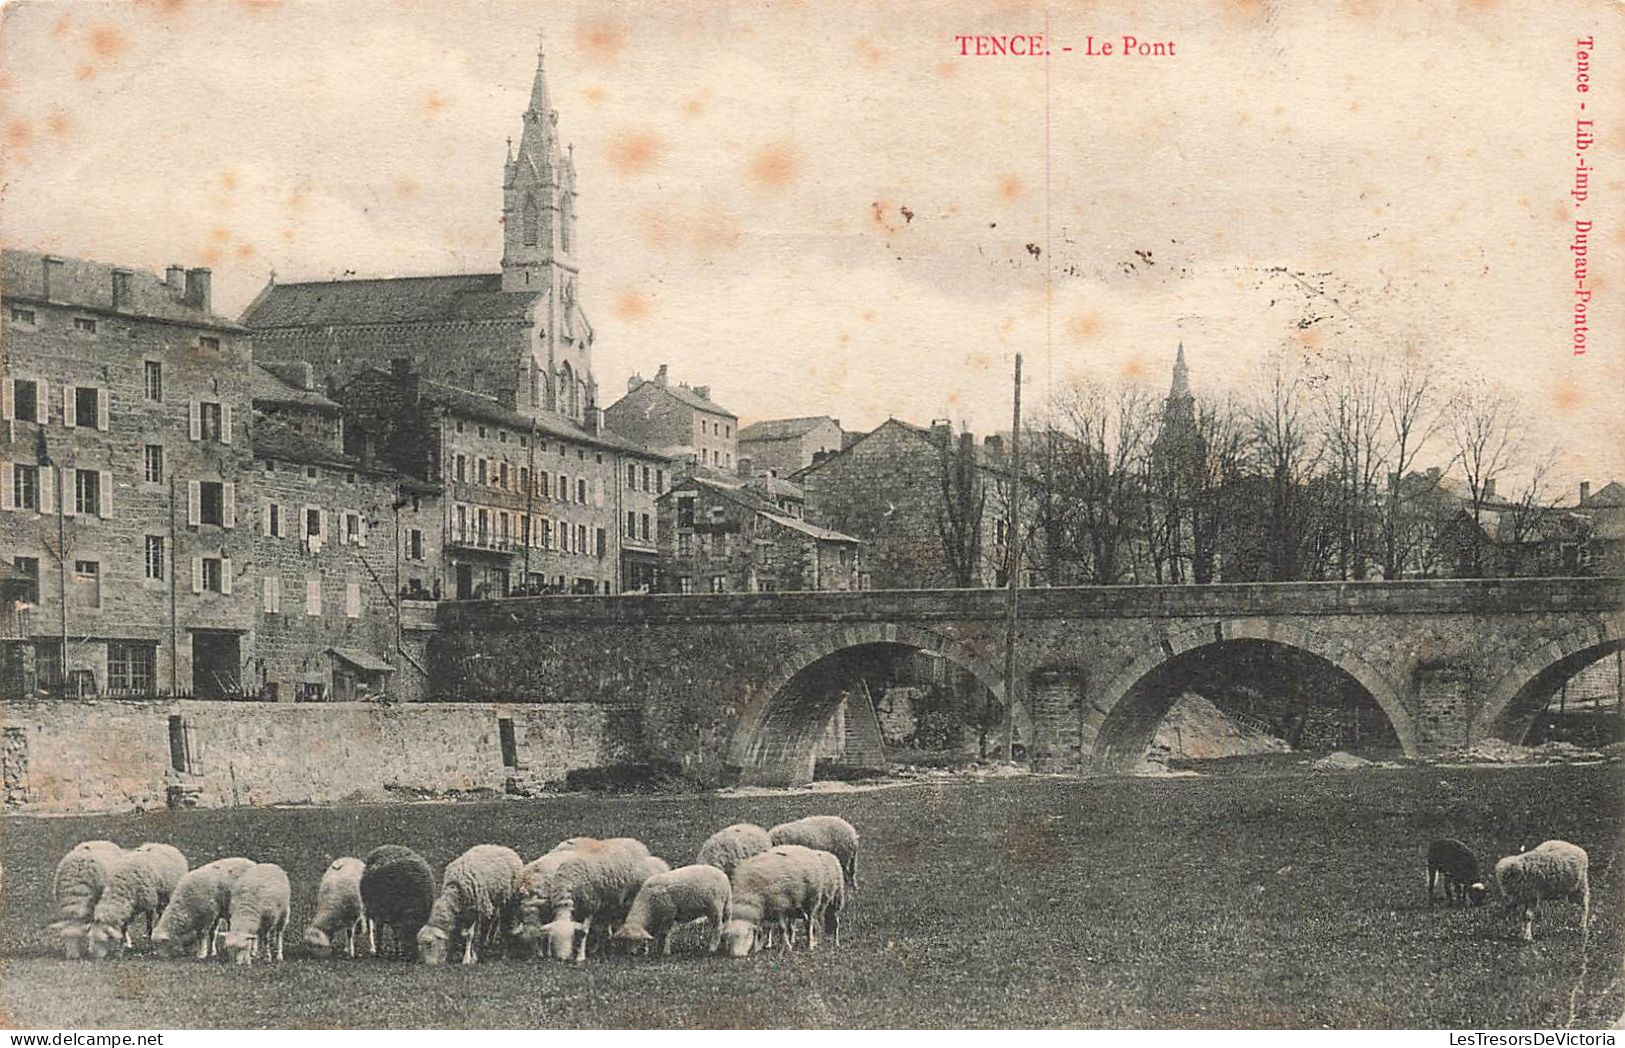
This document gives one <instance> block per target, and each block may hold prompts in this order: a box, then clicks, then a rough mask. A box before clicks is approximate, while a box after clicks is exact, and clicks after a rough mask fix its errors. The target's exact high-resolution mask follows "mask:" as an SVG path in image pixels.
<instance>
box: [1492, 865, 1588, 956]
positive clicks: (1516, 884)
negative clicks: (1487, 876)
mask: <svg viewBox="0 0 1625 1048" xmlns="http://www.w3.org/2000/svg"><path fill="white" fill-rule="evenodd" d="M1589 866H1590V858H1589V857H1588V856H1587V855H1586V852H1585V849H1584V848H1582V847H1580V846H1579V845H1577V844H1570V843H1569V842H1568V841H1542V842H1541V843H1540V844H1538V845H1536V846H1535V847H1533V848H1531V849H1529V850H1528V851H1526V852H1520V853H1518V854H1517V855H1508V856H1507V857H1506V858H1504V859H1502V860H1501V861H1500V862H1497V863H1496V864H1495V885H1496V887H1498V888H1500V889H1501V894H1502V896H1504V897H1505V898H1506V901H1507V910H1508V912H1510V911H1512V910H1515V909H1518V908H1520V907H1521V908H1522V909H1523V928H1522V932H1521V935H1520V937H1521V938H1522V939H1523V941H1524V942H1530V941H1532V940H1533V939H1534V937H1535V910H1536V908H1537V907H1538V906H1539V905H1540V902H1541V900H1543V899H1564V898H1566V899H1568V900H1569V901H1570V902H1577V903H1579V904H1580V927H1581V929H1582V930H1584V929H1585V928H1586V927H1588V925H1589V924H1590V921H1591V881H1590V877H1589V870H1588V868H1589Z"/></svg>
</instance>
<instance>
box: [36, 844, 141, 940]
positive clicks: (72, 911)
mask: <svg viewBox="0 0 1625 1048" xmlns="http://www.w3.org/2000/svg"><path fill="white" fill-rule="evenodd" d="M123 854H124V849H123V848H120V847H119V846H118V845H116V844H114V843H113V842H112V841H82V842H80V843H79V844H76V845H74V846H73V850H72V851H70V852H68V854H66V855H64V856H63V857H62V861H61V862H59V863H57V864H56V873H54V874H53V875H52V876H51V898H52V899H53V900H55V902H56V915H57V920H56V921H55V923H53V924H52V925H51V929H50V930H51V931H52V933H54V934H56V935H57V936H59V937H60V938H61V939H62V945H63V947H64V950H65V952H66V953H67V958H68V960H70V961H73V960H78V959H79V958H81V957H83V956H84V955H85V937H86V934H87V933H88V932H89V931H90V918H91V916H92V915H93V914H94V913H95V912H96V904H97V903H98V902H100V901H101V897H102V892H103V891H104V890H106V888H107V882H108V881H109V880H110V879H111V877H112V873H113V863H114V862H115V861H117V860H118V859H119V857H120V856H122V855H123Z"/></svg>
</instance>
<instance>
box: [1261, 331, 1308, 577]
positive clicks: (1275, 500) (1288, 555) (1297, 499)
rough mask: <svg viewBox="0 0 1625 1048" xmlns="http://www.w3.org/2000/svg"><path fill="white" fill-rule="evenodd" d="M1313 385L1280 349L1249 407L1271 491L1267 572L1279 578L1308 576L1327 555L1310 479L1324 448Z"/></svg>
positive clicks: (1268, 518)
mask: <svg viewBox="0 0 1625 1048" xmlns="http://www.w3.org/2000/svg"><path fill="white" fill-rule="evenodd" d="M1312 390H1313V384H1312V382H1311V379H1310V376H1308V375H1307V374H1306V373H1305V369H1304V368H1303V367H1302V366H1301V364H1300V363H1299V362H1297V361H1291V360H1288V359H1287V358H1286V357H1285V356H1284V355H1283V354H1281V353H1276V354H1274V355H1273V356H1272V357H1271V358H1270V360H1269V361H1268V362H1267V363H1266V364H1265V371H1264V375H1263V378H1262V380H1261V382H1260V384H1259V388H1258V389H1257V391H1256V392H1255V394H1254V397H1253V402H1252V404H1251V405H1250V407H1249V410H1248V426H1249V428H1250V429H1251V431H1252V433H1251V437H1252V440H1251V447H1252V450H1253V457H1254V460H1255V462H1256V464H1257V468H1258V469H1259V471H1260V472H1261V473H1262V474H1263V476H1264V481H1265V486H1266V490H1267V493H1268V494H1267V498H1268V507H1267V509H1266V524H1265V535H1264V540H1265V544H1266V556H1267V558H1268V575H1269V578H1270V579H1272V580H1276V581H1285V580H1291V579H1299V578H1304V577H1305V576H1306V573H1313V572H1314V571H1315V570H1316V565H1317V563H1318V561H1320V560H1321V559H1322V557H1323V545H1324V543H1322V542H1320V541H1319V536H1318V535H1317V527H1316V525H1317V521H1316V516H1317V507H1316V506H1315V505H1314V499H1315V498H1316V493H1315V492H1314V491H1313V490H1312V489H1311V485H1310V482H1311V480H1312V479H1313V478H1314V476H1315V470H1316V468H1317V467H1318V466H1319V464H1320V460H1321V455H1322V450H1323V449H1322V445H1321V443H1320V442H1319V441H1317V440H1316V439H1315V433H1314V429H1313V427H1312V425H1311V424H1310V419H1309V417H1308V409H1307V407H1306V401H1307V400H1308V395H1309V394H1310V393H1311V392H1312Z"/></svg>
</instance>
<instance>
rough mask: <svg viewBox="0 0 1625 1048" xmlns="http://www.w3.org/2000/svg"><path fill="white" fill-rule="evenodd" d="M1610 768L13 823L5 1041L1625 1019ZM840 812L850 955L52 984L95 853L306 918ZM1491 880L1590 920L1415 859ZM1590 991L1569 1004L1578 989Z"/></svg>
mask: <svg viewBox="0 0 1625 1048" xmlns="http://www.w3.org/2000/svg"><path fill="white" fill-rule="evenodd" d="M1621 785H1622V781H1621V769H1620V766H1619V765H1610V766H1591V767H1550V768H1521V769H1471V768H1461V769H1446V768H1426V767H1411V768H1405V769H1400V770H1369V771H1364V772H1359V773H1344V774H1321V775H1309V774H1305V773H1303V772H1301V771H1300V772H1295V773H1291V774H1285V773H1279V774H1276V773H1272V774H1265V775H1254V776H1240V775H1236V776H1224V777H1212V778H1202V779H1097V780H1087V781H1073V780H1057V779H1039V778H1034V779H1011V780H1002V781H993V782H983V783H974V784H947V785H940V786H939V785H913V786H905V787H898V788H891V789H880V790H873V791H869V792H858V793H844V794H829V795H821V796H809V795H806V794H800V795H783V796H771V797H714V796H686V797H673V798H660V797H656V798H649V797H640V798H627V799H616V798H589V797H559V798H551V799H541V800H529V801H512V802H506V803H492V804H465V805H445V804H423V805H391V806H379V807H349V808H333V809H284V810H254V811H241V810H240V811H183V812H176V813H168V812H162V813H148V814H144V815H122V816H106V817H84V818H66V819H31V818H15V817H13V818H7V819H4V820H3V821H0V860H3V861H4V863H5V869H6V875H5V889H4V899H3V911H0V1008H3V1009H5V1011H4V1013H3V1014H0V1025H7V1026H14V1027H16V1026H22V1027H58V1028H72V1027H93V1026H94V1027H108V1026H114V1027H133V1028H153V1027H167V1028H175V1027H183V1028H184V1027H199V1026H226V1027H287V1026H310V1027H390V1026H411V1027H416V1026H431V1027H432V1026H449V1027H537V1026H547V1027H551V1026H634V1027H645V1026H653V1027H665V1026H721V1027H727V1026H818V1027H847V1026H851V1027H895V1026H904V1027H941V1026H973V1027H974V1026H1022V1027H1026V1026H1083V1027H1146V1026H1173V1027H1215V1026H1262V1027H1281V1026H1286V1027H1320V1026H1332V1027H1425V1028H1442V1027H1453V1028H1472V1027H1508V1026H1516V1027H1548V1026H1562V1025H1567V1024H1570V1023H1571V1022H1572V1023H1573V1024H1575V1025H1582V1026H1598V1025H1606V1024H1611V1023H1612V1022H1613V1021H1614V1020H1615V1019H1617V1018H1618V1017H1619V1015H1620V1014H1621V1009H1622V1005H1625V991H1622V988H1621V982H1620V979H1619V976H1620V972H1621V937H1620V924H1621V921H1620V916H1621V914H1622V906H1625V893H1622V889H1621V885H1620V871H1619V870H1617V869H1616V861H1617V856H1618V854H1619V850H1620V849H1619V840H1620V815H1621V800H1622V797H1621ZM811 812H834V813H838V814H841V815H844V816H845V817H846V818H848V819H850V820H851V821H852V822H853V823H854V824H855V825H856V826H857V827H858V828H859V830H860V831H861V832H862V834H863V838H864V852H863V854H862V856H861V858H860V865H859V873H860V877H861V878H862V887H861V889H860V891H859V893H858V896H857V898H856V900H855V901H854V903H853V904H852V905H851V907H850V908H849V910H848V918H849V919H848V921H847V923H846V928H845V933H844V934H843V943H842V946H841V949H840V950H839V951H834V950H824V949H820V950H819V951H818V952H816V953H807V952H805V951H797V952H795V953H793V954H790V955H788V956H782V955H778V954H772V955H759V956H757V957H754V958H751V959H748V960H743V961H733V960H727V959H723V958H713V957H698V956H684V957H676V956H674V957H671V958H668V959H664V960H658V961H650V960H647V959H641V958H638V959H633V958H624V957H613V958H609V959H605V960H595V961H593V962H589V963H588V964H586V965H584V966H580V967H573V966H565V965H559V964H553V963H548V964H542V963H537V962H520V961H497V962H492V963H486V964H481V965H477V966H472V967H468V968H465V967H458V966H453V967H449V968H439V969H426V968H423V967H421V966H418V965H415V964H408V963H403V962H390V961H375V960H370V959H369V960H359V961H343V960H320V961H318V960H311V959H303V958H300V959H294V958H293V957H292V955H291V953H290V957H289V960H288V961H287V962H286V963H284V964H282V965H280V966H275V965H268V966H255V967H254V968H252V969H243V968H231V967H227V966H223V965H214V964H202V963H198V962H195V961H194V962H181V961H177V962H162V961H158V960H156V959H155V958H152V957H149V956H144V955H137V956H131V957H128V958H126V959H123V960H119V961H108V962H101V963H93V962H71V963H70V962H67V961H64V960H60V959H57V958H56V957H54V956H53V955H52V954H51V952H50V948H49V945H48V943H47V940H46V939H45V937H44V935H43V929H44V927H45V925H46V924H47V923H48V922H49V921H50V920H51V913H50V909H49V905H48V900H47V890H48V883H49V877H50V871H51V869H52V867H53V866H54V864H55V862H56V860H57V858H58V857H59V856H60V855H61V854H62V853H63V852H64V851H66V850H67V849H68V848H69V847H70V846H71V845H72V844H74V843H75V842H77V841H79V840H82V839H87V838H96V837H110V838H113V839H115V840H118V841H119V842H120V843H123V844H127V845H128V844H135V843H139V842H140V841H143V840H165V841H170V842H172V843H174V844H176V845H177V846H179V847H180V848H181V849H182V850H184V851H185V852H186V853H187V854H188V855H189V856H190V857H191V858H192V860H193V862H194V864H197V863H200V862H202V861H205V860H207V859H211V858H215V857H218V856H222V855H231V854H246V855H251V856H254V857H257V858H260V859H263V860H269V861H274V862H278V863H281V864H282V865H283V866H284V867H286V868H287V870H288V872H289V874H290V876H291V878H292V881H293V887H294V915H293V920H294V923H295V924H296V925H297V926H299V927H300V928H302V927H303V923H304V921H305V919H306V918H308V916H309V910H310V906H311V900H312V898H313V896H314V892H315V885H316V882H317V880H318V878H319V876H320V874H321V871H322V869H323V868H324V867H325V865H326V864H327V862H328V861H329V859H330V858H331V857H332V856H335V855H340V854H350V855H359V854H363V853H365V852H366V851H367V850H368V849H369V848H371V847H372V846H374V845H376V844H380V843H384V842H387V841H399V842H403V843H408V844H410V845H412V846H413V847H415V848H417V849H418V850H420V851H421V852H422V853H423V854H424V855H425V856H426V857H427V858H428V859H429V860H430V862H431V863H432V864H434V865H435V866H436V868H439V867H441V866H442V865H443V864H444V863H446V862H447V861H449V860H450V859H451V858H453V857H455V856H456V855H457V854H458V853H459V852H461V851H462V850H463V849H465V848H466V847H468V846H469V845H472V844H476V843H481V842H487V841H492V842H502V843H507V844H510V845H512V846H514V847H515V848H516V849H518V850H519V851H520V853H521V854H522V855H524V856H526V857H527V858H530V857H534V856H535V855H537V854H540V853H541V852H542V851H544V850H546V849H547V848H548V847H550V846H551V845H552V844H553V843H554V842H555V841H557V840H558V839H560V838H562V837H566V836H570V835H573V834H580V833H589V834H593V835H597V836H611V835H631V836H636V837H639V838H642V839H643V840H645V841H646V842H648V843H649V844H650V845H651V847H652V848H654V850H655V851H656V852H658V853H661V854H664V855H666V856H667V857H668V858H671V859H673V860H674V861H679V862H680V861H682V860H683V859H685V858H687V857H689V856H691V855H692V854H693V852H694V849H695V847H696V846H697V845H698V844H699V842H700V841H701V840H702V839H703V838H704V837H705V836H706V835H707V834H708V833H710V832H711V831H712V830H714V829H716V828H718V827H720V826H723V825H725V824H727V823H729V822H733V821H735V820H739V819H749V820H752V821H755V822H759V823H762V824H764V825H768V824H772V823H774V822H778V821H781V820H783V819H786V818H790V817H795V816H798V815H802V814H807V813H811ZM1444 833H1451V834H1455V835H1457V836H1460V837H1462V838H1463V839H1465V840H1467V841H1468V842H1469V843H1471V844H1472V845H1473V846H1474V847H1475V848H1476V849H1478V851H1479V853H1480V855H1481V856H1483V857H1484V858H1485V859H1493V856H1496V855H1500V854H1504V853H1506V852H1509V851H1515V850H1517V847H1518V846H1519V845H1520V844H1534V843H1537V842H1538V841H1540V840H1542V839H1544V838H1546V837H1563V838H1567V839H1569V840H1572V841H1575V842H1576V843H1579V844H1581V845H1583V846H1584V847H1586V848H1587V849H1588V850H1589V851H1590V852H1591V856H1592V877H1593V885H1594V888H1593V891H1594V903H1593V907H1594V910H1593V913H1594V916H1593V920H1592V927H1591V929H1590V935H1589V944H1588V946H1587V948H1586V949H1585V950H1583V951H1582V949H1581V929H1580V927H1579V907H1577V906H1573V905H1569V904H1552V905H1550V906H1549V907H1548V908H1547V909H1546V910H1545V911H1544V912H1543V913H1542V915H1541V917H1540V918H1539V919H1538V920H1537V922H1536V941H1535V943H1534V944H1533V945H1525V944H1522V943H1519V942H1517V941H1516V938H1515V936H1516V931H1515V928H1514V924H1513V921H1512V919H1511V918H1509V917H1507V916H1506V915H1504V913H1503V912H1502V911H1501V909H1500V908H1499V907H1496V906H1488V907H1485V908H1483V909H1479V910H1452V909H1446V908H1442V907H1441V908H1440V909H1437V910H1434V911H1431V912H1430V911H1429V910H1428V909H1427V906H1426V899H1425V892H1424V887H1423V882H1424V864H1423V859H1422V850H1423V847H1424V846H1425V844H1426V842H1427V841H1428V840H1429V839H1430V838H1432V837H1434V836H1436V835H1440V834H1444ZM1577 987H1578V989H1576V988H1577Z"/></svg>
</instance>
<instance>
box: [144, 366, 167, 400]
mask: <svg viewBox="0 0 1625 1048" xmlns="http://www.w3.org/2000/svg"><path fill="white" fill-rule="evenodd" d="M146 370H147V399H148V400H163V399H164V365H163V364H162V363H161V362H159V361H156V360H149V361H147V362H146Z"/></svg>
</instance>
